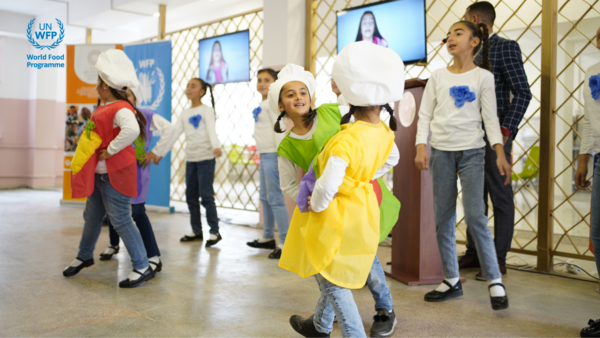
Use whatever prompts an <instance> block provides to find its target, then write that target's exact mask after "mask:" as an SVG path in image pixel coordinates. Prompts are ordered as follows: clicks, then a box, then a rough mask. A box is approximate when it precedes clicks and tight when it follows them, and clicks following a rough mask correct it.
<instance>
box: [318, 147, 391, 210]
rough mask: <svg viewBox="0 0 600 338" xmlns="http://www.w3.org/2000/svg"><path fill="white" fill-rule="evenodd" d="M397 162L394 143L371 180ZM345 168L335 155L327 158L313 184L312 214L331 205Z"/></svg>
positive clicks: (344, 173) (383, 173)
mask: <svg viewBox="0 0 600 338" xmlns="http://www.w3.org/2000/svg"><path fill="white" fill-rule="evenodd" d="M398 161H400V152H399V151H398V147H397V146H396V143H394V147H393V148H392V152H391V153H390V156H389V157H388V159H387V160H386V161H385V163H384V164H383V166H382V167H381V168H379V169H378V170H377V172H375V175H374V176H373V178H372V180H374V179H378V178H380V177H381V176H383V175H385V173H387V172H388V171H390V169H392V168H393V167H394V166H395V165H396V164H398ZM346 168H348V163H346V162H344V160H342V159H341V158H339V157H337V156H335V155H333V156H330V157H329V159H328V160H327V164H326V165H325V169H323V174H322V175H321V177H319V179H318V180H317V182H316V183H315V190H314V191H313V194H312V197H311V199H310V208H311V209H312V210H313V211H314V212H321V211H323V210H325V209H327V207H328V206H329V203H331V201H332V200H333V198H334V197H335V194H337V193H338V191H339V189H340V186H341V185H342V183H343V182H344V176H345V175H346Z"/></svg>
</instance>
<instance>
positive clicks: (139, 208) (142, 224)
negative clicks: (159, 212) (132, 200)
mask: <svg viewBox="0 0 600 338" xmlns="http://www.w3.org/2000/svg"><path fill="white" fill-rule="evenodd" d="M131 217H132V218H133V221H134V222H135V225H136V226H137V228H138V230H139V231H140V235H141V236H142V241H143V242H144V247H145V248H146V253H147V254H148V258H152V257H154V256H160V250H158V245H157V244H156V238H155V237H154V231H153V230H152V224H150V220H149V219H148V215H146V203H138V204H132V205H131ZM108 235H109V237H110V245H112V246H118V245H119V240H120V238H119V234H118V233H117V232H116V231H115V228H114V227H113V225H112V223H111V222H110V219H109V220H108Z"/></svg>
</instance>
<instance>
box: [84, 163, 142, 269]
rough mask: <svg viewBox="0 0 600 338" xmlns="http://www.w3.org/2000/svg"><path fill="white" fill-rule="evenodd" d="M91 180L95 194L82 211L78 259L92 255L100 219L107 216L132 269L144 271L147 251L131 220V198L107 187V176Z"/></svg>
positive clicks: (100, 224)
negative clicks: (129, 260)
mask: <svg viewBox="0 0 600 338" xmlns="http://www.w3.org/2000/svg"><path fill="white" fill-rule="evenodd" d="M94 179H95V182H94V192H93V193H92V194H91V195H90V196H89V197H88V198H87V202H86V203H85V210H84V211H83V219H84V221H85V223H84V225H83V233H82V234H81V241H80V242H79V253H78V254H77V257H78V258H79V259H82V260H86V259H91V258H92V257H93V256H94V247H95V246H96V242H97V241H98V237H99V236H100V231H101V230H102V218H104V215H105V214H108V217H109V219H110V220H111V222H112V225H113V226H114V227H115V230H116V231H117V233H118V234H119V236H121V238H122V239H123V243H125V248H127V252H129V256H130V257H131V263H132V265H133V268H134V269H136V270H140V269H144V268H147V267H148V257H146V249H145V248H144V243H143V242H142V237H141V236H140V233H139V232H138V231H137V229H136V228H135V225H133V221H132V220H131V197H129V196H125V195H123V194H121V193H120V192H118V191H117V190H115V188H113V186H112V185H111V184H110V181H109V179H108V174H101V175H100V174H96V175H95V177H94Z"/></svg>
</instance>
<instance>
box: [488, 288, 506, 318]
mask: <svg viewBox="0 0 600 338" xmlns="http://www.w3.org/2000/svg"><path fill="white" fill-rule="evenodd" d="M492 286H501V287H502V288H503V289H504V292H505V293H506V288H505V287H504V285H502V284H501V283H494V284H490V286H488V290H489V289H491V288H492ZM490 301H491V302H492V309H494V310H496V311H498V310H504V309H507V308H508V297H507V296H503V297H492V296H490Z"/></svg>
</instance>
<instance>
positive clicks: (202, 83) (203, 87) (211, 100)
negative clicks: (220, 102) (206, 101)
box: [190, 77, 217, 115]
mask: <svg viewBox="0 0 600 338" xmlns="http://www.w3.org/2000/svg"><path fill="white" fill-rule="evenodd" d="M192 80H196V81H198V82H200V87H202V89H204V94H203V95H202V96H201V97H200V98H203V97H204V95H206V90H207V89H208V90H209V91H210V103H211V104H212V107H213V110H214V109H215V96H214V95H213V87H212V86H211V85H210V84H208V83H206V81H204V80H202V79H201V78H198V77H194V78H192ZM190 81H191V80H190ZM216 114H217V111H216V110H215V115H216Z"/></svg>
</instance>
